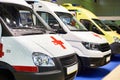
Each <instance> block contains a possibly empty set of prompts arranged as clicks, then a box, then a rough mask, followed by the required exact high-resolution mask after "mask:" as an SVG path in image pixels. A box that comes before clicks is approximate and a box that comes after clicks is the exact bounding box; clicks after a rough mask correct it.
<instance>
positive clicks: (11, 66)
mask: <svg viewBox="0 0 120 80" xmlns="http://www.w3.org/2000/svg"><path fill="white" fill-rule="evenodd" d="M22 12H25V13H29V14H31V15H25V14H22ZM32 17H34V18H37V17H36V16H35V15H34V13H33V12H32V9H31V7H30V6H29V5H28V4H27V3H26V2H25V1H24V0H18V1H16V0H0V33H1V35H2V36H1V35H0V36H1V37H2V40H1V42H2V44H3V52H4V54H3V53H2V52H1V53H0V80H25V79H26V80H49V79H51V80H73V79H74V77H75V76H76V73H77V70H78V65H77V64H78V61H77V56H76V53H75V51H74V50H73V48H72V47H71V45H70V44H68V43H67V42H66V41H65V40H64V39H62V38H61V37H59V36H57V35H54V34H47V33H46V31H47V30H43V29H41V28H40V27H41V26H42V28H43V27H44V25H42V23H39V22H40V21H39V22H38V24H37V22H36V21H35V20H34V19H33V18H32ZM39 24H40V25H39ZM0 47H1V45H0Z"/></svg>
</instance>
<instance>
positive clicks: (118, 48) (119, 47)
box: [110, 42, 120, 54]
mask: <svg viewBox="0 0 120 80" xmlns="http://www.w3.org/2000/svg"><path fill="white" fill-rule="evenodd" d="M110 47H111V51H112V53H113V54H120V43H118V42H114V43H112V44H110Z"/></svg>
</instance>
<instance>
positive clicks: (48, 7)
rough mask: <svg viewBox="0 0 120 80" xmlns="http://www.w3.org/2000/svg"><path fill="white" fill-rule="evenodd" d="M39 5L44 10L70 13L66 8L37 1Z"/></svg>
mask: <svg viewBox="0 0 120 80" xmlns="http://www.w3.org/2000/svg"><path fill="white" fill-rule="evenodd" d="M39 3H40V5H41V6H42V7H44V10H48V11H56V12H67V13H70V12H69V11H68V10H67V9H66V8H64V7H63V6H61V5H59V4H56V3H52V2H48V1H39ZM38 10H39V9H38Z"/></svg>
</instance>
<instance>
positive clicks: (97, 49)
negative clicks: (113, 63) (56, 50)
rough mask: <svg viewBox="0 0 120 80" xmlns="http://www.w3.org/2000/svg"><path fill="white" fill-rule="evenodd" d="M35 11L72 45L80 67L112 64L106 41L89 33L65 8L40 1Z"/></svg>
mask: <svg viewBox="0 0 120 80" xmlns="http://www.w3.org/2000/svg"><path fill="white" fill-rule="evenodd" d="M49 6H50V7H49ZM33 9H34V11H35V12H36V13H37V14H39V15H40V16H41V17H42V18H43V19H44V20H45V21H46V22H47V23H48V24H49V26H51V28H52V29H53V30H55V31H56V34H58V35H60V36H61V37H62V38H64V39H65V40H66V41H68V42H69V43H70V44H71V45H72V47H73V48H74V50H75V51H76V52H77V55H78V58H79V66H82V68H86V67H89V68H97V67H100V66H103V65H105V64H107V63H109V62H110V60H111V50H110V46H109V44H108V43H107V41H106V39H104V38H103V37H101V36H100V35H98V34H96V33H94V32H90V31H87V29H86V28H85V27H84V26H83V25H82V24H81V23H80V22H79V21H77V20H76V19H75V17H73V16H72V14H71V13H70V12H69V11H68V10H66V9H65V8H64V7H62V6H60V5H58V4H54V3H51V2H47V1H40V2H39V3H34V4H33ZM80 68H81V67H79V69H80Z"/></svg>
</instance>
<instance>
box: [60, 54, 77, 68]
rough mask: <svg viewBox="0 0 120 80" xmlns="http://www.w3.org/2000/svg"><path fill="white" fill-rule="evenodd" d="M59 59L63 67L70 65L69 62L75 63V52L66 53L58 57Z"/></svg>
mask: <svg viewBox="0 0 120 80" xmlns="http://www.w3.org/2000/svg"><path fill="white" fill-rule="evenodd" d="M60 61H61V63H62V65H63V66H64V67H65V66H70V65H71V64H74V63H77V56H76V55H75V54H74V55H67V56H65V57H62V58H60Z"/></svg>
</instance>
